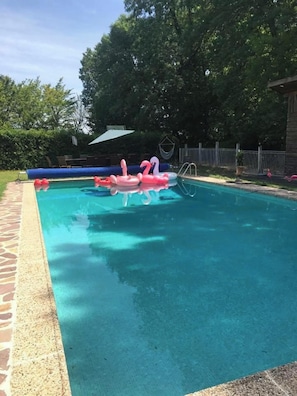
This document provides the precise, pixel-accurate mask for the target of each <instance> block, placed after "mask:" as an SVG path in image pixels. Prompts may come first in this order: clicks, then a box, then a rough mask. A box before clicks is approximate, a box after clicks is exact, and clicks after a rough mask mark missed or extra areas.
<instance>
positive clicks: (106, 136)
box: [89, 129, 134, 145]
mask: <svg viewBox="0 0 297 396" xmlns="http://www.w3.org/2000/svg"><path fill="white" fill-rule="evenodd" d="M133 132H134V129H133V130H132V129H109V130H108V131H106V132H104V133H103V134H102V135H100V136H98V137H97V138H96V139H95V140H93V141H92V142H90V143H89V145H90V144H95V143H101V142H105V141H106V140H111V139H116V138H118V137H121V136H124V135H128V134H129V133H133Z"/></svg>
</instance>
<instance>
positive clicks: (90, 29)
mask: <svg viewBox="0 0 297 396" xmlns="http://www.w3.org/2000/svg"><path fill="white" fill-rule="evenodd" d="M124 12H125V9H124V0H83V1H82V0H0V15H1V24H0V74H3V75H7V76H9V77H11V78H12V79H13V80H14V81H15V82H17V83H18V82H21V81H24V80H25V79H36V78H37V77H39V78H40V80H41V83H42V84H51V85H53V86H54V85H56V83H57V82H58V81H59V79H60V78H61V77H63V82H64V84H65V87H66V88H67V89H72V90H73V92H75V93H80V92H81V90H82V84H81V81H80V79H79V68H80V67H81V63H80V61H81V59H82V57H83V53H84V52H85V51H86V49H87V48H92V49H93V48H94V46H95V45H96V44H97V43H99V42H100V41H101V38H102V36H103V35H104V34H108V33H109V31H110V26H111V25H112V24H113V23H114V22H115V21H116V20H117V19H118V18H119V16H120V15H121V14H123V13H124Z"/></svg>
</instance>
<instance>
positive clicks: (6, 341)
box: [0, 183, 23, 396]
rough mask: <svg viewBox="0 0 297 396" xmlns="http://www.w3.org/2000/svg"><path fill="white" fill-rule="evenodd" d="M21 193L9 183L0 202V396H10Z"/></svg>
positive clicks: (14, 184) (19, 188) (21, 187)
mask: <svg viewBox="0 0 297 396" xmlns="http://www.w3.org/2000/svg"><path fill="white" fill-rule="evenodd" d="M22 191H23V186H22V184H21V183H10V184H8V186H7V189H6V191H5V193H4V196H3V197H2V200H1V201H0V396H9V395H10V390H9V382H10V374H11V346H12V332H13V325H14V321H15V310H16V301H15V283H16V275H17V260H18V251H19V235H20V225H21V214H22Z"/></svg>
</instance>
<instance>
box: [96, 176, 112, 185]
mask: <svg viewBox="0 0 297 396" xmlns="http://www.w3.org/2000/svg"><path fill="white" fill-rule="evenodd" d="M94 183H95V187H99V186H103V187H109V186H110V185H111V180H110V177H105V178H102V177H99V176H94Z"/></svg>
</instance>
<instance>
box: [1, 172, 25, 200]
mask: <svg viewBox="0 0 297 396" xmlns="http://www.w3.org/2000/svg"><path fill="white" fill-rule="evenodd" d="M18 175H19V171H18V170H9V171H0V198H1V197H2V196H3V193H4V191H5V189H6V185H7V183H9V182H14V181H16V180H17V178H18ZM21 179H22V180H27V177H26V176H25V175H21Z"/></svg>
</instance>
